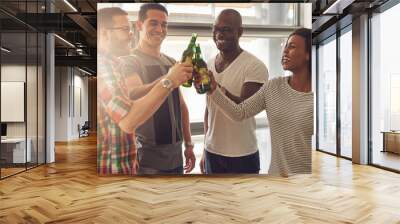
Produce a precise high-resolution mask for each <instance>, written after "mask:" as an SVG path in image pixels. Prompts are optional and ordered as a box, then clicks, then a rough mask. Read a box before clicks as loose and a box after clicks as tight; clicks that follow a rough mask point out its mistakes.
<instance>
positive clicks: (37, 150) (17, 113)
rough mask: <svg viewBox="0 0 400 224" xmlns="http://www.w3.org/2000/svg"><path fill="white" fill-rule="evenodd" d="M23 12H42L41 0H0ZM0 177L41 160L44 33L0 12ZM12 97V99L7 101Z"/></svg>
mask: <svg viewBox="0 0 400 224" xmlns="http://www.w3.org/2000/svg"><path fill="white" fill-rule="evenodd" d="M1 4H2V5H1V6H2V7H6V8H8V9H11V10H14V11H16V12H19V13H21V15H23V13H25V12H28V13H37V12H42V10H43V8H42V7H41V6H42V5H43V4H44V2H43V1H35V2H21V1H20V2H18V3H15V1H14V2H12V1H8V2H4V3H3V2H2V3H1ZM0 23H1V24H2V27H1V30H0V37H1V38H0V45H1V58H0V66H1V77H0V81H1V86H0V90H1V98H2V100H1V101H2V103H1V106H0V111H1V114H2V116H1V124H2V129H3V130H2V140H1V145H0V155H1V156H0V178H5V177H7V176H10V175H13V174H16V173H18V172H21V171H24V170H26V169H27V168H28V169H29V168H33V167H35V166H37V165H39V164H42V163H44V162H45V103H44V100H45V75H44V73H45V69H44V65H45V58H46V53H45V41H46V40H45V35H44V34H43V33H40V32H39V31H37V30H35V29H34V28H32V27H29V26H26V25H24V24H23V23H22V22H20V21H16V20H15V19H14V18H12V17H10V16H9V15H6V14H4V13H1V12H0ZM10 99H12V100H10Z"/></svg>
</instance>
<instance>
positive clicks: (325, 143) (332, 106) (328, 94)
mask: <svg viewBox="0 0 400 224" xmlns="http://www.w3.org/2000/svg"><path fill="white" fill-rule="evenodd" d="M318 60H319V61H318V78H317V79H318V84H317V85H318V94H317V95H318V146H317V147H318V149H319V150H322V151H326V152H330V153H335V154H336V37H335V36H333V37H331V38H330V39H329V40H327V41H326V42H325V43H322V44H321V45H320V46H319V48H318Z"/></svg>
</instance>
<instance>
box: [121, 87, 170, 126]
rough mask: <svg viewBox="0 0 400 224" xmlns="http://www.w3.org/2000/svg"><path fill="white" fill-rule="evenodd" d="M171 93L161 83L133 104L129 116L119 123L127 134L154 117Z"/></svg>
mask: <svg viewBox="0 0 400 224" xmlns="http://www.w3.org/2000/svg"><path fill="white" fill-rule="evenodd" d="M169 93H170V91H169V90H168V89H167V88H165V87H163V86H162V85H161V83H160V82H158V83H156V84H155V85H154V87H153V88H152V89H151V90H150V92H149V93H148V94H146V95H145V96H143V97H142V98H140V99H138V100H136V101H134V102H133V104H132V106H131V109H130V110H129V112H128V114H127V115H126V116H125V117H124V118H123V119H122V120H121V121H120V122H119V123H118V124H119V126H120V128H121V129H122V130H123V131H124V132H127V133H132V132H133V131H134V130H135V129H136V128H137V127H138V126H140V125H141V124H143V123H144V122H145V121H146V120H147V119H149V118H150V117H151V116H153V114H154V112H155V111H157V110H158V108H159V107H160V106H161V104H162V103H163V102H164V100H165V99H166V97H167V96H168V95H169Z"/></svg>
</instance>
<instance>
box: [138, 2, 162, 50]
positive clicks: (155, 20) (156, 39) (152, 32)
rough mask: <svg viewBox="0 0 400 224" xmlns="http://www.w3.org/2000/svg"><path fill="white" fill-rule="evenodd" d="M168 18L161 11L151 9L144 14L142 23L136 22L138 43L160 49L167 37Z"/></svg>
mask: <svg viewBox="0 0 400 224" xmlns="http://www.w3.org/2000/svg"><path fill="white" fill-rule="evenodd" d="M167 19H168V16H167V14H166V13H165V12H163V11H161V10H156V9H151V10H149V11H147V13H146V19H145V20H144V21H140V20H139V21H138V22H137V28H138V30H139V32H140V41H143V42H145V43H146V44H147V45H149V46H151V47H160V46H161V43H162V42H163V40H164V39H165V37H166V35H167V25H168V22H167Z"/></svg>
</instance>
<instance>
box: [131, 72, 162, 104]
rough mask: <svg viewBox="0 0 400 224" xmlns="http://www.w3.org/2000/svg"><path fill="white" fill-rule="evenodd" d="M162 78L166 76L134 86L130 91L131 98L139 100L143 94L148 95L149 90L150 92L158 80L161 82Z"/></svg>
mask: <svg viewBox="0 0 400 224" xmlns="http://www.w3.org/2000/svg"><path fill="white" fill-rule="evenodd" d="M162 78H164V76H162V77H160V78H158V79H157V80H155V81H154V82H152V83H149V84H143V85H140V86H138V87H134V88H133V89H132V90H131V91H130V93H129V98H130V99H131V100H137V99H139V98H141V97H143V96H144V95H146V94H147V93H148V92H150V90H151V89H152V88H153V87H154V86H155V85H156V84H157V83H158V82H160V80H161V79H162Z"/></svg>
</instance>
